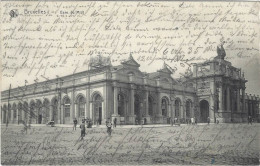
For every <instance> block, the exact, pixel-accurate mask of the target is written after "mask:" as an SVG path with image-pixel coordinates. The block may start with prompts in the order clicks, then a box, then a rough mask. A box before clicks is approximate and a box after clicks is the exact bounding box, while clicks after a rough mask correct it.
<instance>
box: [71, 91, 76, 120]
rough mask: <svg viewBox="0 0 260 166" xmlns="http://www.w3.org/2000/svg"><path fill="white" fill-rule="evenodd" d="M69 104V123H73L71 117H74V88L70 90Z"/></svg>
mask: <svg viewBox="0 0 260 166" xmlns="http://www.w3.org/2000/svg"><path fill="white" fill-rule="evenodd" d="M70 98H71V105H70V123H73V119H74V118H75V117H74V109H75V108H74V107H75V106H74V105H75V104H74V103H75V97H74V89H72V91H71V97H70Z"/></svg>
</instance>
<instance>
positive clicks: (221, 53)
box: [214, 43, 226, 60]
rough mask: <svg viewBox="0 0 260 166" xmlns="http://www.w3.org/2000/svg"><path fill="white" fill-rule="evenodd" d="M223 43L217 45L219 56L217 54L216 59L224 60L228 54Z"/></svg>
mask: <svg viewBox="0 0 260 166" xmlns="http://www.w3.org/2000/svg"><path fill="white" fill-rule="evenodd" d="M223 44H224V43H221V44H220V45H218V46H217V53H218V56H216V57H215V58H214V59H223V60H224V58H225V56H226V51H225V49H224V47H223Z"/></svg>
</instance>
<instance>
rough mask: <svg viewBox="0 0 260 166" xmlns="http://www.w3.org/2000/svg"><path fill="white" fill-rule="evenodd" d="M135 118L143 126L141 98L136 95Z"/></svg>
mask: <svg viewBox="0 0 260 166" xmlns="http://www.w3.org/2000/svg"><path fill="white" fill-rule="evenodd" d="M134 105H135V111H134V113H135V116H136V123H138V124H141V120H142V113H141V101H140V97H139V96H138V95H135V102H134Z"/></svg>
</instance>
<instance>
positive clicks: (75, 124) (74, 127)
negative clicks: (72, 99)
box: [73, 118, 78, 130]
mask: <svg viewBox="0 0 260 166" xmlns="http://www.w3.org/2000/svg"><path fill="white" fill-rule="evenodd" d="M77 124H78V121H77V119H76V118H75V119H74V120H73V130H74V129H75V130H76V127H77Z"/></svg>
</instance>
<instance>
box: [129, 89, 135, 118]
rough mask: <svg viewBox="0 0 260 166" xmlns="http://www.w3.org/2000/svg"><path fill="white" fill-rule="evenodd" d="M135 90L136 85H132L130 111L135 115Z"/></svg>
mask: <svg viewBox="0 0 260 166" xmlns="http://www.w3.org/2000/svg"><path fill="white" fill-rule="evenodd" d="M134 94H135V91H134V85H131V90H130V96H131V99H130V105H131V111H130V115H134V107H135V103H134V102H135V96H134Z"/></svg>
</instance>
